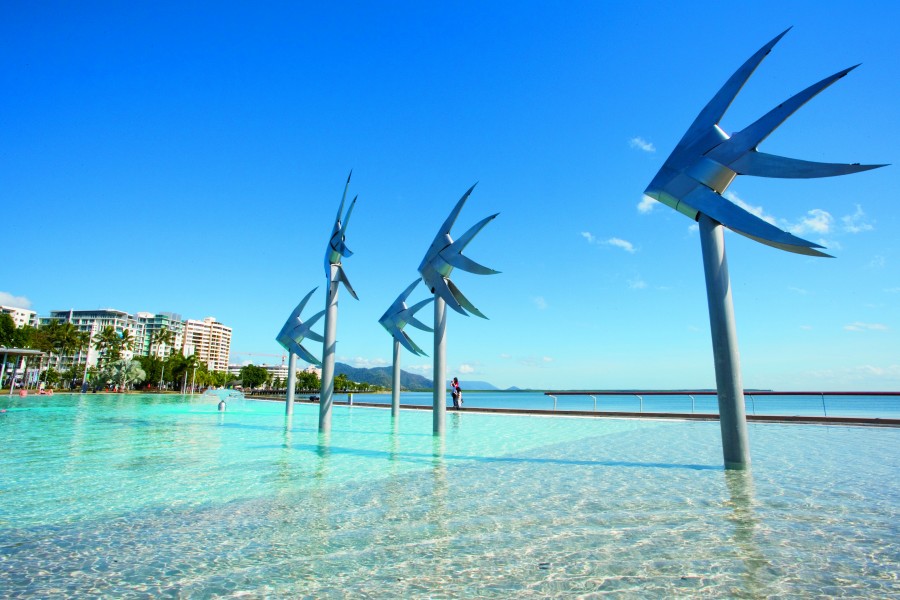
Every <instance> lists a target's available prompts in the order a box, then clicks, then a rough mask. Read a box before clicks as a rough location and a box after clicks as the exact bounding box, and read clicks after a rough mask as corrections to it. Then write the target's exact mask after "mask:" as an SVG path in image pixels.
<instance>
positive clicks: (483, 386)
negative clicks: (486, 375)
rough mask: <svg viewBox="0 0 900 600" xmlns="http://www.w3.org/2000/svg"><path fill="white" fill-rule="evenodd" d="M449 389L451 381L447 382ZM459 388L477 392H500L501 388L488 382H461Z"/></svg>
mask: <svg viewBox="0 0 900 600" xmlns="http://www.w3.org/2000/svg"><path fill="white" fill-rule="evenodd" d="M447 387H448V388H449V387H450V381H447ZM459 387H461V388H462V391H463V392H465V391H467V390H468V391H473V392H474V391H476V390H479V391H480V390H488V391H500V388H498V387H497V386H495V385H494V384H492V383H488V382H487V381H469V380H465V381H460V382H459Z"/></svg>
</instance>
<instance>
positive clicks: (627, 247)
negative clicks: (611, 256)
mask: <svg viewBox="0 0 900 600" xmlns="http://www.w3.org/2000/svg"><path fill="white" fill-rule="evenodd" d="M606 243H607V244H609V245H610V246H615V247H616V248H621V249H622V250H624V251H625V252H629V253H631V254H634V245H633V244H632V243H631V242H628V241H625V240H623V239H621V238H617V237H614V238H609V239H608V240H606Z"/></svg>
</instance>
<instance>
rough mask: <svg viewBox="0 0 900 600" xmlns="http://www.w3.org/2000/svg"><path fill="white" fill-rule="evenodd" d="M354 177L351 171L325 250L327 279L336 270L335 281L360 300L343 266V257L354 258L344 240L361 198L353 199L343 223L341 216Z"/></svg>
mask: <svg viewBox="0 0 900 600" xmlns="http://www.w3.org/2000/svg"><path fill="white" fill-rule="evenodd" d="M352 176H353V171H350V174H349V175H347V183H346V184H345V185H344V195H343V196H342V197H341V205H340V206H339V207H338V211H337V217H335V219H334V229H333V230H332V232H331V239H330V240H329V241H328V248H327V249H326V250H325V277H327V278H328V279H329V281H330V280H331V271H332V269H334V270H335V274H334V278H335V280H337V281H340V282H341V283H343V284H344V287H346V288H347V291H348V292H350V295H351V296H353V297H354V298H356V299H357V300H359V297H358V296H357V295H356V292H355V291H353V286H352V285H350V280H349V279H347V274H346V273H345V272H344V269H343V267H342V266H341V258H342V257H343V258H350V257H351V256H353V252H352V251H351V250H350V248H348V247H347V244H345V243H344V240H346V232H347V225H348V224H349V223H350V214H351V213H352V212H353V207H354V206H356V198H358V197H359V196H357V197H354V198H353V200H352V201H351V202H350V207H349V208H348V209H347V214H346V215H345V216H344V218H343V221H342V220H341V214H342V213H343V212H344V203H345V202H346V200H347V188H349V187H350V177H352Z"/></svg>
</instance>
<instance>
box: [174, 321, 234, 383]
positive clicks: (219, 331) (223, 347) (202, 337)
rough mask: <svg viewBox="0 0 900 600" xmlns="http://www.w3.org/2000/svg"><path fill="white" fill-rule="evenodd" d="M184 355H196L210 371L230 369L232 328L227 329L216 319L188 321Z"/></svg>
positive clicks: (185, 326) (185, 330)
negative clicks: (229, 357)
mask: <svg viewBox="0 0 900 600" xmlns="http://www.w3.org/2000/svg"><path fill="white" fill-rule="evenodd" d="M183 335H184V354H185V356H187V355H190V354H196V355H197V358H198V359H200V360H201V361H202V362H205V363H206V366H207V368H208V369H209V370H210V371H225V370H227V369H228V356H229V354H230V353H231V327H226V326H225V325H222V324H221V323H219V322H218V321H216V319H215V317H206V318H205V319H203V320H202V321H197V320H195V319H188V320H187V321H185V322H184V334H183Z"/></svg>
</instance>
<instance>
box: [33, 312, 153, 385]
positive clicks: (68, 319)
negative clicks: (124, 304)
mask: <svg viewBox="0 0 900 600" xmlns="http://www.w3.org/2000/svg"><path fill="white" fill-rule="evenodd" d="M40 321H41V325H47V324H48V323H50V321H58V322H60V323H71V324H72V325H74V326H75V327H76V328H77V329H78V331H86V332H88V333H90V335H91V343H90V344H89V345H88V348H87V349H86V350H84V351H79V352H77V353H76V354H74V355H66V356H61V357H59V369H60V370H61V371H65V370H67V369H69V368H71V367H73V366H77V367H87V366H94V365H96V364H97V361H98V360H99V358H100V353H99V352H98V351H97V349H96V348H94V338H95V336H96V335H97V334H98V333H99V332H100V331H101V330H103V328H104V327H112V328H113V329H115V331H116V333H117V334H119V335H122V332H124V331H128V332H129V334H130V335H131V337H132V339H133V340H135V344H134V346H132V348H131V349H126V350H124V351H123V352H122V358H124V359H131V358H133V357H134V356H135V355H140V354H141V352H140V346H141V340H143V338H144V325H143V323H141V322H140V321H138V320H137V319H136V318H135V317H134V316H132V315H130V314H128V313H127V312H124V311H121V310H115V309H113V308H98V309H93V310H74V309H69V310H51V311H50V316H49V317H41V319H40Z"/></svg>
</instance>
